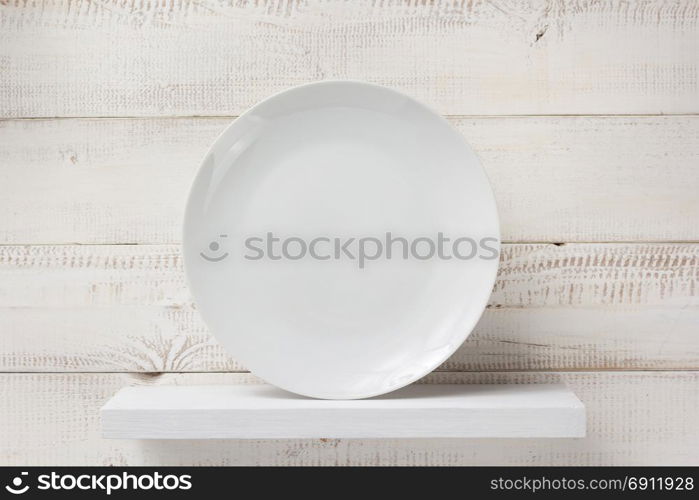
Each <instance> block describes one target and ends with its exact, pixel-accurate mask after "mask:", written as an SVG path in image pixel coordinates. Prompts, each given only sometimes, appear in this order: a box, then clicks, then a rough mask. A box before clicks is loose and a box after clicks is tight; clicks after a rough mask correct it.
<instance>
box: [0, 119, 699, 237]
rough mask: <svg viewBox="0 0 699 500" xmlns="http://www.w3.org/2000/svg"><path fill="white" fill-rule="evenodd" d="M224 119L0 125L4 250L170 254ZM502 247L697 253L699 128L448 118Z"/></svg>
mask: <svg viewBox="0 0 699 500" xmlns="http://www.w3.org/2000/svg"><path fill="white" fill-rule="evenodd" d="M231 120H232V119H230V118H221V119H145V120H144V119H138V120H114V119H112V120H18V121H13V120H11V121H4V122H3V121H0V141H1V142H2V143H3V145H4V146H3V148H2V149H0V186H1V187H0V189H1V193H2V196H0V214H3V223H2V225H0V243H5V244H32V243H40V244H46V243H174V242H178V241H179V240H180V238H181V223H182V217H183V211H184V204H185V199H186V196H187V193H188V191H189V185H190V183H191V181H192V179H193V177H194V174H195V172H196V170H197V168H198V167H199V163H200V161H201V159H202V158H203V156H204V154H205V153H206V151H207V149H208V147H209V146H210V144H211V143H212V142H213V141H214V139H215V138H216V136H217V135H218V134H219V133H220V132H221V131H222V130H223V128H224V127H225V126H226V125H227V124H229V123H230V122H231ZM451 122H452V124H453V125H454V126H455V127H456V128H457V129H458V130H460V131H461V132H462V133H463V135H464V137H465V138H466V139H467V140H468V142H469V143H471V145H472V146H473V148H474V149H475V151H476V152H477V153H478V155H479V156H480V158H481V160H482V162H483V165H484V168H485V170H486V172H487V174H488V176H489V177H490V179H491V182H492V184H493V189H494V192H495V196H496V201H497V203H498V209H499V211H500V220H501V224H502V236H503V239H504V240H505V241H554V242H555V241H663V240H667V241H681V240H689V241H699V224H696V220H699V197H698V196H697V195H696V193H697V191H698V190H699V169H698V168H697V158H698V157H699V117H654V118H650V117H624V118H620V117H542V118H473V119H466V118H458V119H457V118H453V119H451Z"/></svg>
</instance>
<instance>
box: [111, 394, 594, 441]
mask: <svg viewBox="0 0 699 500" xmlns="http://www.w3.org/2000/svg"><path fill="white" fill-rule="evenodd" d="M100 416H101V422H102V435H103V437H105V438H109V439H303V438H324V437H332V438H344V439H357V438H360V439H361V438H364V439H366V438H381V439H386V438H445V437H451V438H476V437H478V438H565V437H570V438H574V437H584V436H585V406H584V405H583V404H582V403H581V402H580V400H579V399H578V398H576V397H575V394H573V393H572V392H571V391H570V389H568V388H566V387H565V386H564V385H562V384H530V385H526V384H509V385H507V384H499V385H494V384H491V385H485V384H481V385H474V384H471V385H468V384H428V385H424V384H421V385H416V384H413V385H411V386H409V387H406V388H404V389H401V390H398V391H396V392H393V393H391V394H388V395H385V396H380V397H376V398H371V399H361V400H349V401H343V400H320V399H310V398H305V397H301V396H297V395H295V394H291V393H288V392H285V391H282V390H281V389H277V388H275V387H273V386H270V385H266V384H265V385H254V386H249V385H235V386H233V385H230V386H222V385H204V386H201V385H198V386H197V385H191V386H171V385H170V386H157V387H127V388H124V389H122V390H120V391H119V392H117V393H116V394H115V395H114V397H112V398H111V399H110V400H109V401H107V403H106V404H105V405H104V406H103V407H102V408H101V409H100Z"/></svg>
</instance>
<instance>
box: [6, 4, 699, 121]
mask: <svg viewBox="0 0 699 500" xmlns="http://www.w3.org/2000/svg"><path fill="white" fill-rule="evenodd" d="M0 8H1V10H0V65H1V66H0V116H3V117H37V116H40V117H56V116H145V115H147V116H152V115H236V114H240V113H241V112H242V111H244V110H245V109H246V108H248V107H249V106H250V105H252V104H253V103H255V102H256V101H258V100H260V99H261V98H264V97H266V96H268V95H269V94H271V93H273V92H276V91H279V90H281V89H284V88H286V87H288V86H291V85H296V84H300V83H305V82H310V81H315V80H322V79H358V80H366V81H370V82H375V83H379V84H383V85H387V86H390V87H394V88H397V89H400V90H403V91H405V92H407V93H408V94H411V95H413V96H414V97H416V98H419V99H421V100H423V101H425V102H426V103H429V104H431V105H432V106H434V107H435V108H436V109H437V110H438V111H439V112H441V113H443V114H453V115H473V114H478V115H492V114H629V113H633V114H657V113H665V114H667V113H694V112H697V111H699V100H698V99H697V96H698V95H699V51H698V50H697V47H698V45H699V30H698V29H697V26H698V24H699V5H698V4H697V2H695V1H694V0H637V1H624V0H602V1H595V2H581V1H578V0H546V1H540V0H529V1H522V2H510V1H507V2H501V1H499V2H490V1H486V0H474V1H469V2H463V1H440V2H408V1H403V0H394V1H380V2H379V1H375V0H360V1H353V2H340V1H335V0H329V1H327V0H326V1H323V0H320V1H316V0H309V1H306V0H262V1H243V2H238V1H235V2H234V1H228V0H226V1H222V2H220V1H215V0H164V1H161V2H154V1H150V0H135V1H133V2H122V1H119V0H101V1H99V2H94V1H88V0H39V1H36V2H26V1H24V0H7V1H5V2H3V3H2V5H1V6H0Z"/></svg>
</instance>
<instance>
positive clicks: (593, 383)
mask: <svg viewBox="0 0 699 500" xmlns="http://www.w3.org/2000/svg"><path fill="white" fill-rule="evenodd" d="M426 381H427V382H430V383H466V384H469V383H470V384H502V383H510V384H511V383H515V384H530V383H558V382H562V383H565V384H566V385H567V386H568V387H569V388H570V389H571V390H572V391H573V392H575V394H576V395H577V396H578V397H579V398H580V400H581V401H582V402H583V403H584V404H585V407H586V409H587V418H588V425H587V437H586V438H582V439H506V440H504V439H453V438H451V439H379V440H376V439H361V440H343V439H333V438H331V437H330V436H326V438H323V439H291V440H287V439H285V440H241V441H236V442H235V443H231V442H230V441H226V440H207V441H200V440H174V441H173V440H164V441H163V440H152V441H132V440H111V439H102V437H101V426H100V421H99V408H100V407H101V406H102V405H103V404H104V403H105V402H106V401H107V400H108V399H109V398H110V397H111V396H112V395H113V394H114V393H115V392H116V391H117V390H119V389H121V388H122V387H124V386H128V385H134V384H135V385H161V384H180V385H198V384H203V385H211V384H231V383H254V382H256V379H254V378H253V377H252V376H250V375H246V374H226V375H222V374H187V375H161V376H136V375H126V374H104V373H102V374H2V375H0V415H3V425H2V426H0V463H2V464H3V465H6V464H13V465H20V464H21V465H54V466H55V465H61V464H62V465H78V464H84V465H96V464H98V465H119V466H121V465H151V466H154V465H155V466H157V465H163V466H164V465H243V464H245V465H256V464H260V465H575V466H580V465H654V464H664V465H682V464H685V465H695V464H696V463H698V462H699V433H697V432H696V422H697V419H699V398H697V397H696V391H697V387H698V386H699V373H698V372H634V373H628V372H605V373H585V372H577V373H462V374H455V373H439V374H435V375H431V376H429V377H428V378H427V380H426Z"/></svg>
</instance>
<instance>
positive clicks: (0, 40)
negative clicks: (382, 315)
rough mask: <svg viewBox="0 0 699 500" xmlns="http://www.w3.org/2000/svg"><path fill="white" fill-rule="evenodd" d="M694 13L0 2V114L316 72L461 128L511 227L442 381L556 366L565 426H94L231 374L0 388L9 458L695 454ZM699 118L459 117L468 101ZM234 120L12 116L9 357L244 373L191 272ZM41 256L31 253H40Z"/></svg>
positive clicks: (697, 32)
mask: <svg viewBox="0 0 699 500" xmlns="http://www.w3.org/2000/svg"><path fill="white" fill-rule="evenodd" d="M698 45H699V3H697V2H695V1H693V0H648V1H640V0H639V1H622V0H602V1H595V2H580V1H577V0H546V1H534V0H530V1H523V2H492V1H485V0H474V1H470V2H451V1H448V0H444V1H435V2H403V1H399V0H389V1H382V2H375V1H370V0H359V1H356V2H355V1H353V2H335V1H321V0H319V1H301V0H298V1H296V0H288V1H287V0H282V1H277V0H260V1H256V2H229V1H224V2H218V1H215V0H202V1H200V0H166V1H164V2H153V1H150V0H136V1H134V2H127V3H124V2H121V1H118V0H106V1H100V2H92V1H88V0H39V1H36V2H25V1H24V0H9V1H7V2H4V3H2V5H0V117H3V118H32V117H58V116H61V117H63V116H72V117H80V116H83V117H98V116H123V117H128V116H144V117H145V116H149V117H153V116H175V115H176V116H188V115H215V116H221V115H237V114H239V113H241V112H242V111H244V110H245V109H246V108H247V107H249V106H250V105H251V104H253V103H254V102H256V101H257V100H259V99H261V98H263V97H266V96H267V95H269V94H271V93H273V92H275V91H277V90H280V89H282V88H285V87H288V86H290V85H296V84H299V83H304V82H307V81H313V80H318V79H328V78H356V79H362V80H368V81H372V82H375V83H379V84H384V85H388V86H391V87H394V88H398V89H400V90H403V91H405V92H407V93H408V94H410V95H413V96H414V97H416V98H418V99H421V100H423V101H425V102H426V103H428V104H430V105H432V106H434V107H435V108H436V109H437V110H438V111H439V112H440V113H442V114H446V115H452V116H451V118H450V119H451V121H452V123H454V125H455V126H456V127H457V128H458V129H459V130H460V131H461V132H462V133H463V134H464V136H465V137H466V138H467V140H468V141H469V142H470V143H471V144H472V145H473V147H474V149H475V150H476V151H477V152H478V154H479V155H480V157H481V158H482V160H483V163H484V166H485V168H486V170H487V172H488V175H489V176H490V178H491V180H492V183H493V187H494V189H495V194H496V197H497V199H498V204H499V208H500V211H501V216H502V228H503V237H504V239H505V240H508V241H519V242H527V241H549V242H556V241H559V242H605V241H627V242H632V241H637V242H643V241H666V242H668V243H667V244H663V245H652V244H643V243H639V244H610V245H566V246H564V247H551V246H545V245H542V246H539V245H521V246H519V245H517V246H510V245H508V246H506V247H505V256H504V261H503V269H502V271H501V274H500V279H499V281H498V283H497V286H496V290H495V292H494V295H493V300H492V301H491V307H490V308H489V309H488V310H487V311H486V313H485V314H484V317H483V319H482V321H481V323H480V324H479V325H478V327H477V329H476V331H475V332H474V334H473V335H472V336H471V337H470V339H469V340H468V341H467V343H466V344H465V345H464V347H463V348H462V349H461V350H460V351H459V352H457V353H456V354H455V355H454V356H453V357H452V359H450V360H449V361H448V362H447V363H446V364H445V365H444V366H443V367H442V368H443V369H449V370H465V369H470V370H518V369H526V370H555V369H570V370H583V371H582V372H575V373H561V374H554V373H480V374H474V373H461V374H455V373H445V372H441V373H437V374H434V375H432V376H431V377H430V378H429V380H430V381H432V382H437V383H531V382H556V381H559V380H563V381H564V382H565V383H566V384H568V385H569V386H570V387H571V388H572V389H573V390H574V391H575V392H576V394H578V395H579V396H580V397H581V399H582V400H583V402H584V403H585V404H586V406H587V408H588V410H589V427H588V431H589V432H588V437H587V438H585V439H574V440H557V439H549V440H531V439H515V440H492V439H479V440H464V439H429V440H426V439H420V440H396V439H388V440H337V439H320V440H309V439H303V440H267V441H262V440H244V441H240V442H237V443H236V445H235V446H231V444H230V442H226V441H217V440H212V441H207V442H201V441H187V440H185V441H177V442H168V441H151V442H149V443H147V444H144V443H139V442H134V441H121V440H103V439H101V438H100V434H99V433H100V428H99V422H98V408H99V406H100V405H101V404H103V403H104V402H105V401H106V400H107V399H108V398H109V397H110V396H111V395H112V394H113V393H115V392H116V391H117V390H118V389H120V388H122V387H123V386H124V385H129V384H133V383H137V384H160V383H176V384H193V383H205V384H212V383H240V382H250V381H252V380H253V379H252V378H251V376H249V375H245V374H225V375H223V374H178V375H175V374H173V375H162V376H145V375H137V374H106V373H93V374H85V373H72V374H60V373H56V374H54V373H44V374H31V373H27V374H19V373H13V374H2V375H0V418H1V422H2V425H0V463H2V464H27V465H30V464H42V465H57V464H64V465H69V464H85V465H139V464H143V465H160V464H162V465H185V464H195V465H233V464H276V465H332V464H335V465H346V464H357V465H466V464H476V465H488V464H516V465H547V464H557V465H597V464H601V465H606V464H666V465H671V464H691V465H696V464H697V463H699V452H698V451H697V450H699V433H697V424H696V422H697V419H698V418H699V398H697V387H699V378H698V377H699V375H698V373H699V372H697V371H666V372H658V371H654V372H635V373H623V372H621V373H620V372H608V371H599V372H585V370H606V369H610V370H617V369H634V370H637V369H652V370H677V369H680V370H682V369H689V370H697V365H698V361H699V348H698V347H697V346H698V340H697V339H698V337H697V335H698V333H699V317H698V316H699V315H698V313H697V294H698V293H699V292H697V290H698V287H697V273H698V272H699V265H698V264H697V251H698V250H697V249H698V248H699V245H696V244H676V243H672V242H677V241H689V242H697V241H699V225H697V223H696V221H697V220H699V197H698V196H697V194H696V193H697V191H698V185H699V174H698V172H699V171H698V170H697V157H698V156H699V142H698V140H699V139H698V138H699V124H698V121H699V120H698V117H697V116H696V113H697V112H699V109H698V105H699V99H697V96H699V50H697V46H698ZM668 113H669V114H685V115H686V114H694V115H691V116H673V117H660V116H652V117H648V116H644V117H641V116H615V117H603V116H595V117H591V116H577V117H551V116H549V117H542V116H538V117H531V116H530V117H516V118H515V117H512V116H510V117H472V118H469V117H464V116H457V115H536V114H549V115H550V114H588V115H599V114H668ZM230 120H231V118H209V119H204V118H185V119H171V118H155V119H128V120H114V119H105V120H82V119H75V120H73V119H71V120H48V121H44V120H16V121H12V120H11V121H0V143H1V144H2V147H0V244H10V245H23V244H35V245H40V246H30V247H26V248H25V247H21V246H10V247H0V369H3V370H10V371H25V372H26V371H28V372H31V371H64V370H65V371H103V370H127V371H128V370H138V371H143V370H145V371H161V370H165V371H179V370H240V369H242V367H240V366H238V365H237V364H236V363H235V362H234V361H233V360H232V359H231V358H230V357H229V356H227V355H226V354H225V353H223V352H222V351H221V349H220V348H219V347H218V346H217V345H216V344H215V342H213V341H212V339H211V337H210V335H209V333H208V332H207V331H206V328H205V327H204V326H203V325H202V323H201V321H200V320H199V317H198V315H197V312H196V309H195V308H194V307H193V306H192V304H191V301H190V299H189V295H188V293H187V292H186V289H185V288H184V286H183V283H182V275H181V274H182V273H181V263H180V260H179V254H178V252H177V250H176V248H175V247H172V246H143V247H136V246H129V247H124V246H105V247H72V246H53V245H60V244H65V243H99V244H102V243H106V244H112V243H158V244H161V243H176V242H177V241H179V227H180V221H181V215H182V207H183V203H184V198H185V196H186V192H187V188H188V185H189V182H190V180H191V178H192V176H193V175H194V172H195V169H196V167H197V165H198V163H199V161H200V158H201V157H202V156H203V154H204V152H205V151H206V148H207V147H208V145H209V144H210V143H211V141H212V140H213V139H214V138H215V136H216V135H217V134H218V133H219V132H220V131H221V130H222V129H223V127H224V126H225V125H226V124H227V123H228V122H229V121H230ZM43 245H46V246H43Z"/></svg>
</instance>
